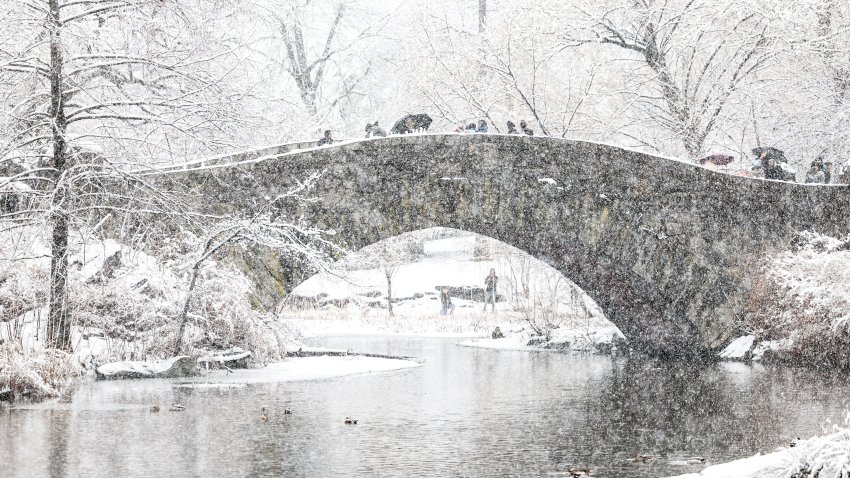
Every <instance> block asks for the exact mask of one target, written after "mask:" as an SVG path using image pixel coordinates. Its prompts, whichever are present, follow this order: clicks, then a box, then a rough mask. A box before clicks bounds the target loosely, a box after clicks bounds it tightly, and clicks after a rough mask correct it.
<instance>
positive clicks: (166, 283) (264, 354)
mask: <svg viewBox="0 0 850 478" xmlns="http://www.w3.org/2000/svg"><path fill="white" fill-rule="evenodd" d="M172 232H173V231H172ZM21 235H23V236H27V237H29V238H41V239H42V240H44V239H45V238H44V235H43V234H39V233H38V232H37V231H24V232H23V233H22V234H21ZM4 237H5V236H4ZM4 237H0V239H4ZM6 239H9V238H6ZM151 242H154V241H151ZM198 242H199V239H197V238H195V237H194V236H192V235H190V234H188V233H183V234H177V235H172V236H171V237H170V238H169V240H167V241H166V240H163V241H156V247H147V248H145V250H144V251H142V250H140V249H141V248H142V246H140V247H138V248H133V247H128V246H126V245H123V244H120V243H119V242H117V241H114V240H111V239H98V238H96V237H94V236H93V235H92V234H90V233H84V232H79V233H75V234H74V240H73V241H72V243H71V249H70V253H71V256H70V259H69V262H70V267H69V272H70V275H69V290H70V292H71V293H70V294H69V306H70V307H69V310H71V313H72V320H73V325H74V327H73V330H74V333H73V335H74V337H75V339H74V340H72V347H74V349H75V352H77V355H80V357H79V358H80V360H79V361H81V362H84V363H88V361H89V360H93V361H94V362H95V363H104V362H107V361H111V360H126V359H135V360H144V359H157V358H165V357H167V356H169V355H170V354H171V353H172V349H173V346H174V344H175V341H176V334H177V325H176V321H177V318H178V317H179V315H180V313H181V311H182V307H183V303H184V300H185V297H186V291H187V287H188V283H189V277H190V275H191V273H192V271H191V268H192V265H193V263H194V261H195V256H196V255H197V251H196V249H195V247H194V246H196V245H197V243H198ZM12 244H15V241H11V240H7V241H2V240H0V257H3V258H7V259H8V258H13V259H14V261H9V262H10V263H13V264H14V267H7V268H3V269H0V317H2V320H0V323H2V322H7V321H8V322H9V324H4V325H5V326H4V328H3V331H2V333H0V341H2V340H3V339H4V337H5V338H6V339H7V342H9V343H17V344H19V345H22V346H24V347H25V348H32V347H36V346H40V345H41V342H38V343H36V342H34V337H28V338H26V339H24V338H23V337H22V335H21V331H22V330H23V329H24V328H25V327H24V325H25V324H26V326H27V328H29V329H32V330H35V329H36V328H40V329H41V330H40V331H39V334H38V337H43V334H44V327H45V325H46V324H45V322H46V321H45V320H41V321H36V320H34V319H33V317H34V315H33V314H29V315H27V316H26V317H25V316H23V314H24V312H26V311H28V310H32V309H38V308H41V307H43V306H44V305H45V304H46V300H47V290H48V280H47V274H48V271H49V267H50V259H49V256H47V255H45V254H43V250H42V249H43V243H42V244H40V243H39V241H38V240H34V241H32V242H30V243H29V244H28V246H27V247H23V246H22V245H21V244H20V243H17V244H15V245H14V246H12ZM40 251H41V252H40ZM253 290H254V286H253V284H252V283H251V282H250V281H249V279H248V278H247V277H246V276H245V275H244V274H243V273H242V272H241V271H239V270H238V269H237V268H236V267H234V266H233V265H231V264H229V262H228V261H227V253H226V252H223V253H222V255H219V256H215V257H213V258H211V259H209V260H207V261H205V262H204V263H203V265H202V267H201V269H200V274H199V277H198V281H197V285H196V289H195V295H194V298H193V300H192V302H191V307H190V309H189V317H190V319H191V323H190V326H189V328H188V331H189V332H188V333H187V337H186V340H187V342H186V344H187V346H188V348H189V350H191V351H192V352H193V353H197V354H204V353H206V352H207V351H210V350H225V349H228V348H232V347H242V348H244V349H247V350H251V351H252V353H253V354H252V358H253V359H254V360H258V361H267V360H275V359H279V358H280V357H281V356H282V354H283V352H284V345H285V343H286V341H287V337H288V335H289V332H288V330H287V329H285V328H284V326H283V325H280V324H278V323H277V322H275V321H271V320H268V319H267V318H266V317H264V316H263V315H261V314H260V313H258V312H257V311H256V310H254V309H253V308H252V294H253ZM92 337H94V338H92ZM94 342H98V344H96V345H93V344H94ZM10 356H11V355H10ZM15 363H17V364H19V365H20V366H21V367H23V368H21V370H24V369H26V367H32V366H34V362H32V361H31V360H30V359H27V360H24V359H18V360H17V361H16V362H15ZM19 375H20V374H19ZM37 375H38V374H36V375H33V377H31V379H28V380H29V382H27V383H36V382H37V381H36V380H35V378H34V377H35V376H37Z"/></svg>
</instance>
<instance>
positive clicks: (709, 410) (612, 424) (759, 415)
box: [0, 337, 850, 478]
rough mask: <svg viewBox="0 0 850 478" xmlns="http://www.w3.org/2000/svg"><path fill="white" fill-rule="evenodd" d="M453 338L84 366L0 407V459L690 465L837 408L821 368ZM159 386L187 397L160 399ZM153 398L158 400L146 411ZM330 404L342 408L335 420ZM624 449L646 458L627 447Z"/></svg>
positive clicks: (4, 472)
mask: <svg viewBox="0 0 850 478" xmlns="http://www.w3.org/2000/svg"><path fill="white" fill-rule="evenodd" d="M456 341H457V340H455V339H434V338H397V337H393V338H386V337H380V338H375V337H365V338H348V337H347V338H329V339H321V340H318V341H316V345H324V346H330V347H335V348H348V347H351V346H353V347H354V349H355V350H357V351H369V352H377V353H389V354H402V355H412V356H417V357H422V358H424V359H425V360H426V361H425V364H424V366H422V367H419V368H415V369H408V370H402V371H396V372H387V373H380V374H369V375H357V376H349V377H343V378H335V379H327V380H316V381H309V382H289V383H248V384H247V385H246V386H241V387H236V388H196V389H190V388H185V387H176V386H175V385H177V382H178V381H177V380H170V381H169V380H153V381H123V382H97V383H94V384H90V385H85V386H83V387H82V388H81V389H80V390H78V392H77V393H76V395H75V396H74V401H73V403H71V404H59V403H57V402H47V403H42V404H38V405H31V406H18V407H15V408H11V409H8V408H5V409H0V476H3V477H19V476H20V477H30V476H68V477H77V476H106V477H116V478H117V477H129V476H132V477H165V476H169V477H171V476H174V477H190V476H226V477H241V476H315V477H327V476H405V477H406V476H488V477H489V476H547V475H549V476H564V473H563V472H564V471H565V470H566V468H567V467H568V466H569V465H571V464H572V465H580V466H589V467H591V468H593V476H597V477H658V476H667V475H675V474H682V473H687V472H695V471H699V469H701V468H702V467H701V466H677V465H674V464H671V463H670V462H671V461H676V460H682V459H684V458H687V457H689V456H693V455H698V456H703V457H705V458H706V459H707V461H708V463H709V464H716V463H722V462H725V461H729V460H732V459H735V458H740V457H745V456H750V455H752V454H755V453H756V452H769V451H772V450H774V449H775V448H776V447H778V446H782V445H785V444H787V443H788V441H789V440H790V439H791V438H793V437H795V436H801V437H804V438H807V437H809V436H812V435H815V434H820V433H823V432H824V431H825V430H826V431H828V430H829V427H830V423H831V422H832V423H840V424H843V420H844V416H845V414H846V410H847V409H848V398H847V397H848V396H850V386H848V384H847V380H846V378H845V377H843V376H842V375H840V374H837V373H836V374H832V373H815V372H812V371H807V370H798V369H789V368H781V367H763V366H747V365H742V364H721V365H717V366H711V367H708V368H702V369H700V368H698V367H694V366H691V365H684V364H678V365H676V364H668V363H660V362H647V361H626V360H624V359H612V358H610V357H600V356H589V355H569V354H567V355H562V354H550V353H530V352H505V351H492V350H479V349H471V348H465V347H458V346H456V345H454V343H455V342H456ZM239 373H240V372H237V374H236V375H230V376H229V377H227V381H229V382H231V383H234V382H239V381H240V375H239ZM210 380H211V381H215V380H216V379H215V378H212V379H210ZM245 381H246V382H250V380H245ZM172 401H181V402H183V403H185V404H186V410H185V411H183V412H169V411H167V410H166V408H167V404H169V403H171V402H172ZM153 403H159V404H161V405H162V406H163V411H162V412H160V413H150V411H149V407H150V405H151V404H153ZM261 406H265V407H267V408H268V409H269V410H270V412H269V421H268V422H267V423H263V422H262V421H261V420H260V419H259V417H260V411H259V409H260V407H261ZM285 407H290V408H291V409H292V410H293V413H292V414H291V415H284V414H283V409H284V408H285ZM346 416H352V417H356V418H358V419H359V420H360V422H359V424H358V425H356V426H347V425H344V424H343V419H344V418H345V417H346ZM636 453H648V454H652V455H654V456H656V457H657V459H656V460H655V461H653V462H652V463H649V464H634V463H630V462H628V460H627V459H628V458H629V457H630V456H634V455H635V454H636Z"/></svg>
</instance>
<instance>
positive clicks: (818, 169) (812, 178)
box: [806, 158, 825, 184]
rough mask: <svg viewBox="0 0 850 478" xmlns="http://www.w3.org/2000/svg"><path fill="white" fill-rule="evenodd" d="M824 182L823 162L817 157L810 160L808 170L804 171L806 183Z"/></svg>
mask: <svg viewBox="0 0 850 478" xmlns="http://www.w3.org/2000/svg"><path fill="white" fill-rule="evenodd" d="M824 182H825V180H824V174H823V163H822V162H821V161H820V158H818V159H817V160H815V161H812V164H811V166H810V167H809V170H808V171H807V172H806V183H815V184H823V183H824Z"/></svg>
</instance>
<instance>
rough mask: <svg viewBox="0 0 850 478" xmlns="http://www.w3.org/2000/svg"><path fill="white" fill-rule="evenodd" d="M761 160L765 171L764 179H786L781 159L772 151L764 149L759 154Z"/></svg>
mask: <svg viewBox="0 0 850 478" xmlns="http://www.w3.org/2000/svg"><path fill="white" fill-rule="evenodd" d="M759 160H761V169H762V171H764V179H776V180H779V181H782V180H784V179H785V171H783V170H782V166H780V165H779V160H778V159H777V158H776V157H775V156H774V155H772V154H770V151H768V150H764V151H762V152H761V154H760V155H759Z"/></svg>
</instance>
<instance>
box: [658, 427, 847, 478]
mask: <svg viewBox="0 0 850 478" xmlns="http://www.w3.org/2000/svg"><path fill="white" fill-rule="evenodd" d="M804 468H806V469H808V470H810V471H811V472H812V473H814V472H815V471H818V474H817V475H816V476H819V477H821V478H838V477H843V476H847V473H848V472H850V429H845V430H841V431H839V432H836V433H833V434H831V435H825V436H820V437H814V438H810V439H808V440H801V441H798V442H797V443H796V446H794V447H793V448H783V449H781V450H778V451H775V452H773V453H768V454H766V455H761V454H759V455H755V456H751V457H749V458H742V459H740V460H735V461H731V462H729V463H723V464H720V465H713V466H709V467H708V468H706V469H704V470H702V471H701V472H699V473H690V474H685V475H678V476H675V477H671V478H786V477H790V476H798V475H797V473H798V472H800V471H801V469H804ZM800 476H803V475H800ZM805 476H808V475H805ZM812 476H815V475H812Z"/></svg>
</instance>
